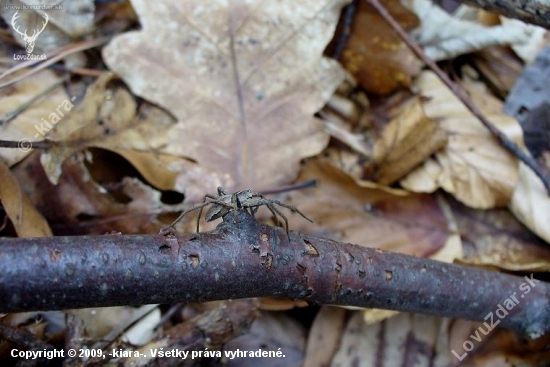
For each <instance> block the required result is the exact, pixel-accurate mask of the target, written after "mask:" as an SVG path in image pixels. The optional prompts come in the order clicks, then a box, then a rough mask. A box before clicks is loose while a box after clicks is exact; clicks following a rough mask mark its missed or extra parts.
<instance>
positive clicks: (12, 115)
mask: <svg viewBox="0 0 550 367" xmlns="http://www.w3.org/2000/svg"><path fill="white" fill-rule="evenodd" d="M67 80H69V75H65V76H64V77H62V78H61V79H59V80H57V81H56V82H55V83H53V84H52V85H50V86H49V87H47V88H46V89H44V90H43V91H41V92H39V93H38V94H36V95H35V96H33V97H32V98H31V99H29V100H28V101H26V102H24V103H23V104H22V105H21V106H19V107H17V108H16V109H14V110H13V111H11V112H9V113H7V114H6V116H4V118H2V119H0V126H1V125H3V124H5V123H8V122H10V121H11V120H13V119H14V118H16V117H17V116H18V115H19V114H20V113H22V112H23V111H25V110H26V109H27V108H29V107H30V106H31V105H32V104H33V103H34V102H36V101H38V100H39V99H40V98H42V97H44V96H45V95H47V94H48V93H50V92H51V91H52V90H54V89H55V88H57V87H59V86H60V85H61V84H63V83H65V82H66V81H67Z"/></svg>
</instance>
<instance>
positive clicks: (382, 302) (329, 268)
mask: <svg viewBox="0 0 550 367" xmlns="http://www.w3.org/2000/svg"><path fill="white" fill-rule="evenodd" d="M0 268H1V269H3V270H2V272H0V300H1V301H0V312H21V311H29V310H56V309H67V308H79V307H102V306H115V305H138V304H149V303H177V302H205V301H212V300H220V299H236V298H249V297H263V296H271V297H286V298H291V299H302V300H306V301H308V302H310V303H316V304H335V305H353V306H359V307H377V308H385V309H392V310H400V311H409V312H419V313H426V314H432V315H440V316H447V317H454V318H464V319H470V320H479V321H486V322H488V323H489V322H490V321H491V320H489V319H488V318H487V317H488V316H487V315H489V314H491V315H493V314H492V312H494V311H496V310H497V309H498V306H499V305H501V304H503V302H505V300H507V299H509V298H510V297H514V296H515V297H521V298H518V300H519V302H518V304H517V305H515V306H514V307H513V309H510V310H509V311H507V312H508V313H509V314H508V315H507V316H506V317H504V318H502V319H501V320H500V321H501V322H500V326H503V327H506V328H510V329H513V330H515V331H517V332H519V333H522V334H525V335H528V336H530V337H537V336H539V335H542V334H543V333H545V332H547V331H550V302H549V301H550V286H549V285H548V284H547V283H542V282H539V281H538V280H536V279H531V278H528V280H527V279H524V278H520V277H514V276H510V275H505V274H501V273H498V272H491V271H486V270H482V269H477V268H473V267H466V266H459V265H454V264H447V263H442V262H438V261H434V260H429V259H423V258H416V257H412V256H407V255H401V254H396V253H390V252H384V251H380V250H374V249H370V248H365V247H360V246H356V245H351V244H343V243H339V242H335V241H331V240H327V239H321V238H315V237H311V236H308V235H306V234H304V233H301V232H294V231H292V232H290V241H289V239H288V237H287V234H286V232H285V230H284V229H282V228H279V227H271V226H268V225H263V224H259V223H258V222H256V220H255V219H254V218H253V217H252V216H251V215H250V214H249V213H247V212H246V211H245V210H242V209H240V210H237V211H234V212H230V213H229V214H227V215H226V216H225V217H224V221H223V222H222V223H221V224H220V225H218V227H217V228H216V229H215V230H214V231H211V232H205V233H198V234H183V235H180V234H174V233H168V234H164V235H160V234H159V235H140V236H126V235H105V236H80V237H52V238H29V239H5V238H3V239H0ZM531 283H532V284H531ZM526 284H530V285H531V286H530V287H529V291H528V292H527V293H524V292H523V293H522V291H523V288H524V287H526ZM522 296H525V298H523V297H522ZM501 307H502V306H501ZM495 320H496V319H495Z"/></svg>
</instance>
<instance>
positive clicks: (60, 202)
mask: <svg viewBox="0 0 550 367" xmlns="http://www.w3.org/2000/svg"><path fill="white" fill-rule="evenodd" d="M102 153H103V154H102ZM93 155H94V163H88V164H87V165H85V164H84V162H83V161H84V159H83V154H76V155H74V156H73V157H71V158H70V159H67V160H66V161H65V162H64V164H63V174H62V175H61V176H60V179H59V182H58V184H57V185H52V184H51V183H50V182H49V181H48V179H47V177H46V175H45V173H44V171H43V169H42V167H41V165H40V162H39V152H36V154H34V155H33V156H31V157H29V158H27V159H25V160H24V161H23V162H21V163H20V164H19V165H17V166H16V167H15V168H14V174H15V175H16V176H17V178H18V180H19V182H22V186H23V188H24V190H25V192H27V193H28V195H29V198H30V200H31V202H33V203H34V205H35V206H36V207H37V208H38V209H39V210H40V212H41V213H43V215H44V216H45V217H46V218H47V219H48V222H49V223H50V225H51V226H52V228H53V229H54V230H55V232H56V234H58V235H75V234H79V235H85V234H104V233H107V232H111V231H112V230H116V231H120V232H122V233H126V234H131V233H158V230H159V229H160V228H161V227H162V226H165V225H166V224H167V223H170V220H166V223H165V222H161V221H160V220H159V219H158V218H157V216H158V215H159V213H171V212H174V211H178V210H182V205H179V206H172V205H166V204H164V203H163V202H162V201H161V192H159V191H156V190H154V189H153V188H151V187H150V186H148V185H146V184H144V183H143V182H141V181H139V180H138V179H137V178H130V177H125V178H122V176H129V174H127V173H134V174H135V171H130V172H129V169H132V167H131V166H130V165H129V164H128V162H126V161H124V160H123V159H120V157H118V156H116V155H115V154H113V153H110V152H108V151H103V150H96V151H93ZM87 166H88V167H89V168H90V171H91V172H92V173H90V171H89V170H88V167H87ZM112 167H116V170H117V171H116V172H115V173H116V174H118V175H119V176H117V177H115V178H113V179H111V178H110V177H107V178H106V179H101V177H100V176H101V174H104V173H103V172H101V173H96V172H95V171H96V170H97V169H98V168H99V169H102V170H105V173H106V174H112V169H111V168H112ZM94 178H95V179H96V180H98V181H104V182H105V186H106V187H109V186H113V184H116V187H114V188H112V189H110V190H106V189H105V188H104V187H103V186H100V185H98V184H97V182H96V181H94ZM108 184H110V185H108ZM191 221H192V219H191V218H189V219H188V218H185V220H184V221H183V224H184V225H187V227H185V228H186V229H187V230H192V228H194V223H191Z"/></svg>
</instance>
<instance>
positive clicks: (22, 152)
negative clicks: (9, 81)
mask: <svg viewBox="0 0 550 367" xmlns="http://www.w3.org/2000/svg"><path fill="white" fill-rule="evenodd" d="M58 80H59V79H58V78H57V77H56V76H55V73H54V72H53V71H50V70H43V71H40V72H38V73H36V74H35V75H33V77H32V78H25V79H23V80H22V81H20V82H19V83H16V84H15V85H14V86H11V87H9V88H4V89H2V90H0V98H1V99H2V103H0V116H1V117H2V118H6V117H7V116H8V115H9V114H10V113H12V112H13V111H15V110H16V109H17V108H19V107H20V106H21V105H23V104H24V103H25V102H27V101H29V100H30V99H32V98H34V97H36V95H37V94H38V93H40V92H41V91H43V90H46V89H47V88H48V87H51V86H52V85H53V84H55V83H56V82H58ZM65 101H70V99H69V97H68V96H67V94H66V93H65V90H64V88H63V87H62V86H59V87H57V88H55V89H53V90H52V91H51V92H49V93H48V94H47V96H46V97H44V98H41V99H39V100H38V101H36V102H34V103H33V104H32V105H31V106H30V107H28V108H27V109H25V110H24V111H23V112H21V113H20V114H19V115H17V117H15V119H13V120H11V121H8V122H4V123H3V124H0V135H1V136H2V139H4V140H14V141H25V142H28V141H40V140H43V139H44V135H46V134H47V133H48V132H49V130H50V128H48V126H47V125H45V123H44V121H46V122H48V121H49V116H50V115H51V114H52V113H55V110H56V108H60V110H61V111H64V109H63V103H64V102H65ZM50 126H51V125H50ZM29 151H30V150H28V149H0V157H1V158H2V159H3V160H4V161H5V162H6V163H7V165H8V166H12V165H14V164H15V163H17V162H19V161H20V160H22V159H23V158H24V157H26V156H27V155H28V154H29Z"/></svg>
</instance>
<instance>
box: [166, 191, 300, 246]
mask: <svg viewBox="0 0 550 367" xmlns="http://www.w3.org/2000/svg"><path fill="white" fill-rule="evenodd" d="M208 205H211V207H210V208H209V209H208V211H207V212H206V221H207V222H211V221H213V220H216V219H218V218H223V217H224V216H225V215H227V214H228V213H230V212H231V211H233V210H237V209H245V210H248V211H249V212H250V214H252V215H255V214H256V212H257V211H258V209H259V208H260V207H261V206H263V205H265V206H266V207H267V208H268V209H269V211H270V212H271V214H273V216H274V217H275V219H276V221H277V225H280V224H281V222H280V220H279V217H281V218H283V220H284V222H285V229H286V233H287V235H289V233H288V220H287V218H286V216H285V215H284V214H283V213H281V211H280V210H279V209H277V207H275V205H278V206H282V207H284V208H287V209H289V210H291V211H292V212H294V213H298V214H300V215H301V216H302V217H304V218H305V219H307V220H308V221H310V222H311V219H309V218H308V217H306V215H305V214H304V213H302V212H301V211H299V210H298V209H297V208H295V207H293V206H291V205H288V204H285V203H282V202H280V201H278V200H271V199H267V198H265V197H264V196H263V195H262V194H260V193H258V192H255V191H252V190H250V189H247V190H242V191H237V192H235V193H233V194H230V193H228V192H227V191H225V190H224V189H223V188H222V187H218V196H214V195H210V194H206V195H205V196H204V199H203V201H202V202H201V203H199V204H196V205H193V206H192V207H190V208H189V209H186V210H184V211H183V212H182V213H181V214H180V216H179V217H178V218H177V219H176V220H175V221H174V222H172V224H170V226H169V228H170V227H172V228H173V227H174V225H175V224H176V223H177V222H179V221H180V220H181V218H183V216H184V215H185V214H187V213H189V212H192V211H194V210H197V209H200V211H199V217H198V219H197V232H198V231H199V221H200V218H201V215H202V211H203V209H204V207H205V206H208Z"/></svg>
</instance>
